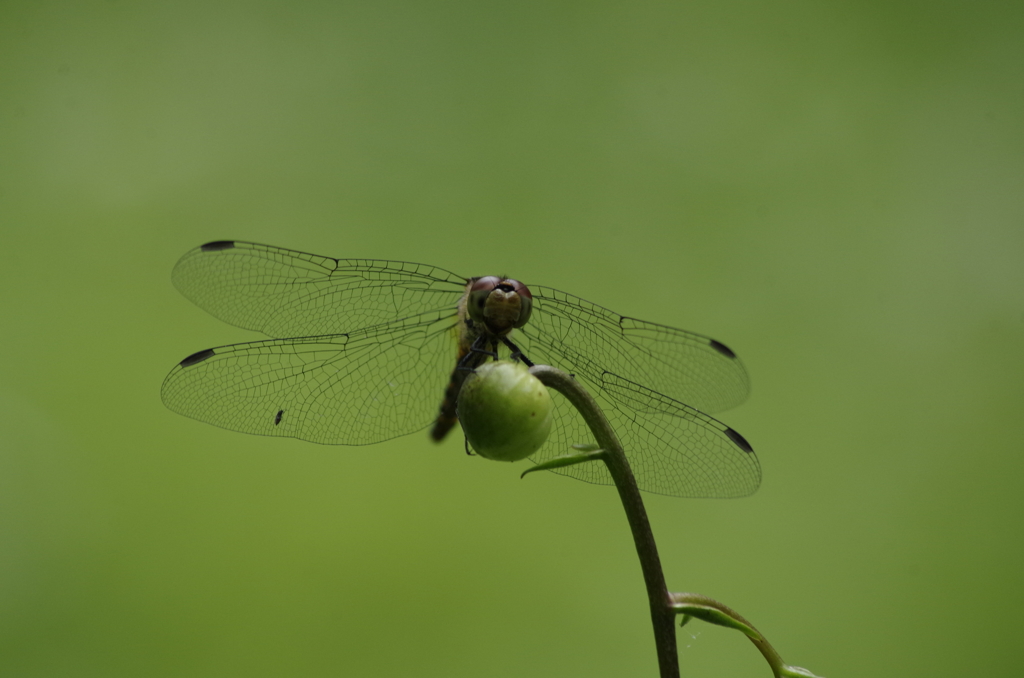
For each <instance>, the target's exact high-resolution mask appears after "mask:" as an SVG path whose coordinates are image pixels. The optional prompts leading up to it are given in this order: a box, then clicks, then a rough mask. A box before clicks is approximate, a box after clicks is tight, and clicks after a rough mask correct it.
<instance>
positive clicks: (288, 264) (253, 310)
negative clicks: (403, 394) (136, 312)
mask: <svg viewBox="0 0 1024 678" xmlns="http://www.w3.org/2000/svg"><path fill="white" fill-rule="evenodd" d="M171 280H172V281H173V282H174V286H175V287H177V288H178V291H180V292H181V293H182V294H183V295H184V296H185V297H186V298H187V299H189V300H190V301H192V302H193V303H194V304H196V305H197V306H199V307H200V308H202V309H203V310H205V311H207V312H209V313H210V314H211V315H213V316H215V317H217V318H219V319H221V320H223V321H224V322H227V323H231V324H232V325H237V326H238V327H244V328H245V329H247V330H255V331H257V332H262V333H263V334H266V335H268V336H271V337H276V338H286V337H312V336H322V335H327V334H340V333H342V332H349V331H351V330H358V329H362V328H364V327H370V326H372V325H378V324H380V323H389V322H392V321H394V320H397V319H401V318H405V317H407V316H410V315H417V314H420V313H425V312H429V311H438V312H440V311H447V312H448V313H449V314H450V315H451V316H452V317H454V316H455V307H456V304H457V303H458V300H459V297H460V296H462V293H463V290H464V288H465V286H466V282H467V281H466V279H465V278H462V277H459V276H457V275H455V274H454V273H451V272H450V271H446V270H444V269H441V268H436V267H434V266H426V265H423V264H412V263H408V262H404V261H383V260H375V259H334V258H331V257H321V256H318V255H315V254H307V253H306V252H295V251H292V250H286V249H281V248H280V247H270V246H269V245H259V244H256V243H250V242H242V241H237V240H236V241H222V242H213V243H207V244H206V245H203V246H202V247H197V248H195V249H194V250H191V251H190V252H188V253H187V254H185V256H183V257H182V258H181V259H180V260H179V261H178V263H177V264H176V265H175V267H174V272H173V273H172V274H171Z"/></svg>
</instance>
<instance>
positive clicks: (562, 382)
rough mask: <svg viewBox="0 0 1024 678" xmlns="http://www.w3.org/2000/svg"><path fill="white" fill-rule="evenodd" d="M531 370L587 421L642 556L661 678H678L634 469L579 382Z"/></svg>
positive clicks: (671, 629)
mask: <svg viewBox="0 0 1024 678" xmlns="http://www.w3.org/2000/svg"><path fill="white" fill-rule="evenodd" d="M530 372H531V373H532V374H533V375H534V376H535V377H537V378H538V379H540V380H541V382H542V383H543V384H544V385H545V386H548V387H549V388H553V389H555V390H556V391H558V392H559V393H561V394H562V395H563V396H565V397H566V399H567V400H568V401H569V402H570V403H572V406H573V407H575V408H576V410H577V411H578V412H579V413H580V415H582V417H583V420H584V421H586V422H587V426H589V427H590V430H591V432H592V433H593V434H594V439H595V440H596V441H597V444H598V446H600V448H601V450H602V455H601V458H602V460H603V461H604V462H605V464H606V465H607V466H608V471H609V472H610V473H611V476H612V480H613V481H614V482H615V488H616V489H617V490H618V491H619V498H620V499H621V500H622V507H623V509H625V511H626V520H627V521H628V522H629V529H630V531H631V532H632V533H633V542H634V543H635V544H636V553H637V555H638V556H639V557H640V569H641V570H642V571H643V575H644V583H645V584H646V585H647V599H648V601H649V602H650V606H651V623H652V624H653V625H654V643H655V646H656V648H657V653H658V667H659V669H660V671H661V678H679V656H678V654H677V651H676V630H675V625H674V623H673V622H674V620H675V615H676V610H675V608H674V607H673V601H672V599H671V597H670V596H669V592H668V586H667V585H666V584H665V574H664V572H662V569H661V559H660V558H659V557H658V547H657V544H655V542H654V533H653V532H652V531H651V524H650V521H648V520H647V510H646V509H645V508H644V502H643V500H642V499H641V498H640V489H639V488H638V487H637V485H636V479H635V478H634V477H633V471H632V470H631V469H630V468H629V462H628V461H626V454H625V452H624V451H623V449H622V444H621V443H619V439H618V437H617V436H616V435H615V431H614V430H612V427H611V424H609V423H608V420H607V419H606V418H605V416H604V413H603V412H601V408H600V407H598V405H597V403H596V402H595V401H594V399H593V398H592V397H590V394H589V393H587V392H586V390H585V389H584V388H583V387H582V386H581V385H580V384H579V382H577V381H576V380H575V379H573V378H572V377H570V376H569V375H568V374H566V373H565V372H562V371H561V370H558V369H555V368H554V367H551V366H549V365H535V366H533V367H531V368H530Z"/></svg>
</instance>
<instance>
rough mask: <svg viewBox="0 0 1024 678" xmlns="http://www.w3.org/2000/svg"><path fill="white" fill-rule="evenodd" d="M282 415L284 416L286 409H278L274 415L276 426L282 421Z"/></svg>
mask: <svg viewBox="0 0 1024 678" xmlns="http://www.w3.org/2000/svg"><path fill="white" fill-rule="evenodd" d="M282 416H284V410H278V411H277V414H276V415H275V416H274V426H277V425H278V424H280V423H281V417H282Z"/></svg>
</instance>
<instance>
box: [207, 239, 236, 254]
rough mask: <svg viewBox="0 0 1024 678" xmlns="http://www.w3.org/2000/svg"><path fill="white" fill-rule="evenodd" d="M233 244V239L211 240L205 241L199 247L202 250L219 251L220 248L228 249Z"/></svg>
mask: <svg viewBox="0 0 1024 678" xmlns="http://www.w3.org/2000/svg"><path fill="white" fill-rule="evenodd" d="M234 246H235V241H234V240H214V241H213V242H208V243H206V244H205V245H203V246H202V247H200V248H199V249H201V250H202V251H204V252H219V251H221V250H229V249H231V248H232V247H234Z"/></svg>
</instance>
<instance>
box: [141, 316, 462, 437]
mask: <svg viewBox="0 0 1024 678" xmlns="http://www.w3.org/2000/svg"><path fill="white" fill-rule="evenodd" d="M453 323H454V320H453V318H452V317H451V314H450V313H427V314H421V315H419V316H414V317H411V318H406V319H403V320H398V321H395V322H393V323H388V324H385V325H377V326H374V327H369V328H366V329H363V330H359V331H356V332H350V333H347V334H335V335H330V336H322V337H303V338H299V339H271V340H266V341H256V342H251V343H245V344H234V345H231V346H222V347H219V348H213V349H207V350H206V351H200V352H199V353H195V354H193V355H191V356H189V357H188V358H185V359H184V360H182V361H181V363H179V364H178V365H177V366H176V367H175V368H174V369H173V370H171V372H170V374H168V375H167V378H166V379H164V383H163V386H162V388H161V397H162V398H163V401H164V404H165V405H167V407H168V408H170V409H171V410H174V411H175V412H178V413H179V414H183V415H185V416H187V417H192V418H193V419H199V420H200V421H205V422H207V423H210V424H214V425H216V426H220V427H223V428H227V429H231V430H233V431H242V432H244V433H255V434H258V435H270V436H288V437H293V438H300V439H302V440H308V441H310V442H314V443H324V444H344V445H368V444H371V443H377V442H380V441H383V440H388V439H390V438H394V437H396V436H400V435H404V434H407V433H412V432H413V431H417V430H420V429H422V428H424V427H426V426H427V425H428V424H430V423H431V422H432V421H433V420H434V419H435V418H436V416H437V407H438V402H439V401H440V398H441V395H442V393H443V392H444V387H445V384H446V382H447V380H448V375H449V371H450V368H451V365H452V361H453V360H454V359H455V339H454V333H453V332H452V327H453Z"/></svg>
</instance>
